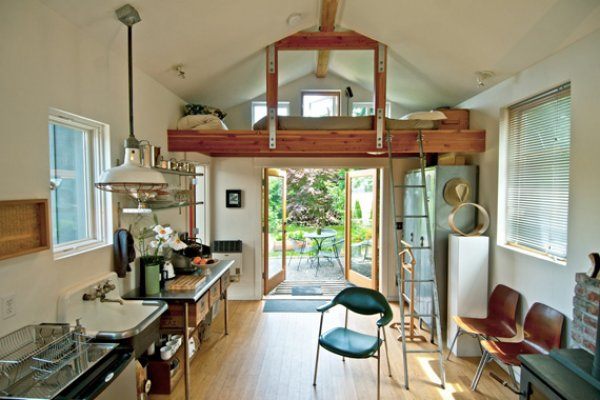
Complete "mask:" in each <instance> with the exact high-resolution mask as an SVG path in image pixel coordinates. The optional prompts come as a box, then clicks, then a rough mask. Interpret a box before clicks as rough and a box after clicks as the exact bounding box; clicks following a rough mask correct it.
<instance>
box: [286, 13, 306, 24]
mask: <svg viewBox="0 0 600 400" xmlns="http://www.w3.org/2000/svg"><path fill="white" fill-rule="evenodd" d="M300 21H302V14H300V13H292V14H290V16H289V17H287V20H286V22H287V24H288V26H296V25H298V24H299V23H300Z"/></svg>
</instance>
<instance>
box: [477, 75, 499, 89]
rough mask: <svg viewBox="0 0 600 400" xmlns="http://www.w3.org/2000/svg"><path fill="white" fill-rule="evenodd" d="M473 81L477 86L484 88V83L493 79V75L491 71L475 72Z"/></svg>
mask: <svg viewBox="0 0 600 400" xmlns="http://www.w3.org/2000/svg"><path fill="white" fill-rule="evenodd" d="M475 76H476V78H475V81H476V82H477V85H478V86H481V87H483V86H485V81H487V80H488V79H490V78H493V77H494V73H493V72H492V71H477V72H475Z"/></svg>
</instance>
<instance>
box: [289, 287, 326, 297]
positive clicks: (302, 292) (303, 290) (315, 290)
mask: <svg viewBox="0 0 600 400" xmlns="http://www.w3.org/2000/svg"><path fill="white" fill-rule="evenodd" d="M322 294H323V289H322V288H321V286H294V287H293V288H292V296H321V295H322Z"/></svg>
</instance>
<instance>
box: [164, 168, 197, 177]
mask: <svg viewBox="0 0 600 400" xmlns="http://www.w3.org/2000/svg"><path fill="white" fill-rule="evenodd" d="M152 169H154V170H156V171H160V172H162V173H163V174H171V175H179V176H204V174H203V173H201V172H198V173H196V172H186V171H176V170H173V169H166V168H159V167H152Z"/></svg>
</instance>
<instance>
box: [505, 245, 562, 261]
mask: <svg viewBox="0 0 600 400" xmlns="http://www.w3.org/2000/svg"><path fill="white" fill-rule="evenodd" d="M497 245H498V247H502V248H504V249H506V250H510V251H514V252H515V253H519V254H523V255H526V256H530V257H534V258H537V259H539V260H544V261H548V262H551V263H553V264H557V265H562V266H566V265H567V261H566V260H558V259H556V258H554V257H550V256H547V255H544V254H540V253H537V252H535V251H529V250H526V249H522V248H520V247H516V246H511V245H510V244H506V243H497Z"/></svg>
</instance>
